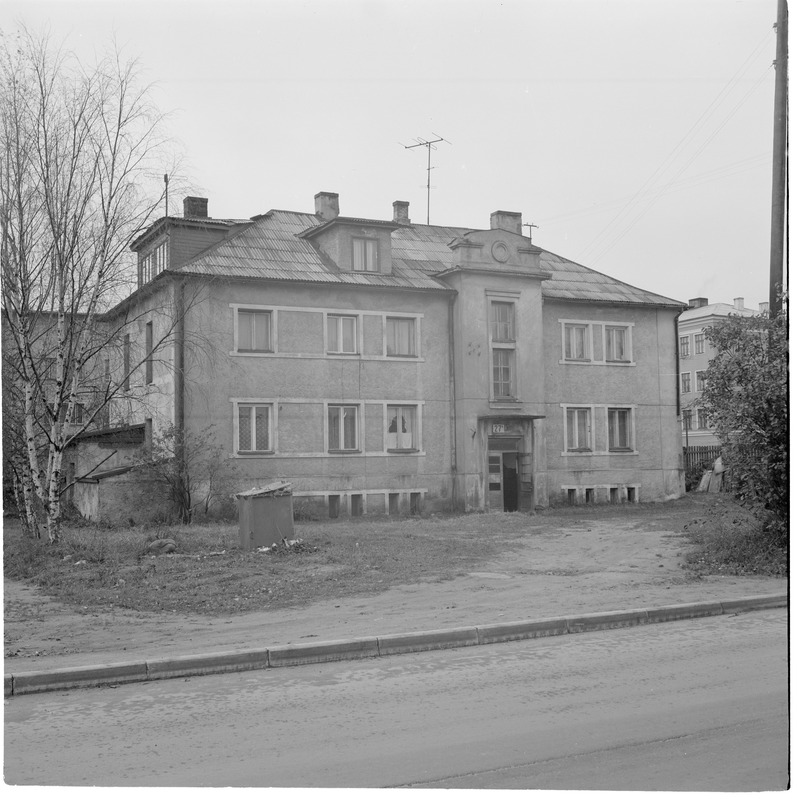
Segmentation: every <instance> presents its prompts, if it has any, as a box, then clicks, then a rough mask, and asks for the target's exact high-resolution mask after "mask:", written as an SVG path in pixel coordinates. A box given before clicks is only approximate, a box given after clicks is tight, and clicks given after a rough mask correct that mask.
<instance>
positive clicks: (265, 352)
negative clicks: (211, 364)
mask: <svg viewBox="0 0 799 799" xmlns="http://www.w3.org/2000/svg"><path fill="white" fill-rule="evenodd" d="M274 352H275V351H274V350H234V353H235V354H236V355H273V354H274Z"/></svg>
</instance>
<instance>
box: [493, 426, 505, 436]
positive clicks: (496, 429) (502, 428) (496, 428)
mask: <svg viewBox="0 0 799 799" xmlns="http://www.w3.org/2000/svg"><path fill="white" fill-rule="evenodd" d="M491 432H492V433H494V434H496V433H505V432H507V430H506V429H505V425H504V424H492V425H491Z"/></svg>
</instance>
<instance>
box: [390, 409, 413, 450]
mask: <svg viewBox="0 0 799 799" xmlns="http://www.w3.org/2000/svg"><path fill="white" fill-rule="evenodd" d="M386 449H409V450H415V449H418V446H417V443H416V407H415V406H413V405H389V406H388V425H387V428H386Z"/></svg>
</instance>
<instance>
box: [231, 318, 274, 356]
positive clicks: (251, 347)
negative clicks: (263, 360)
mask: <svg viewBox="0 0 799 799" xmlns="http://www.w3.org/2000/svg"><path fill="white" fill-rule="evenodd" d="M236 334H237V347H236V351H237V352H272V312H271V311H264V310H260V309H257V310H256V309H250V308H239V309H238V310H237V311H236Z"/></svg>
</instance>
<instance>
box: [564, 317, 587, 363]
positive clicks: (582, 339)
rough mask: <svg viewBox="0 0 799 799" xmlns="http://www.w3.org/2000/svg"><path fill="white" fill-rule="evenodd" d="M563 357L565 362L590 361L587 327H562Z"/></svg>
mask: <svg viewBox="0 0 799 799" xmlns="http://www.w3.org/2000/svg"><path fill="white" fill-rule="evenodd" d="M563 336H564V343H563V349H564V357H565V359H566V360H567V361H587V360H590V357H591V356H590V352H589V349H588V325H564V327H563Z"/></svg>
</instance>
